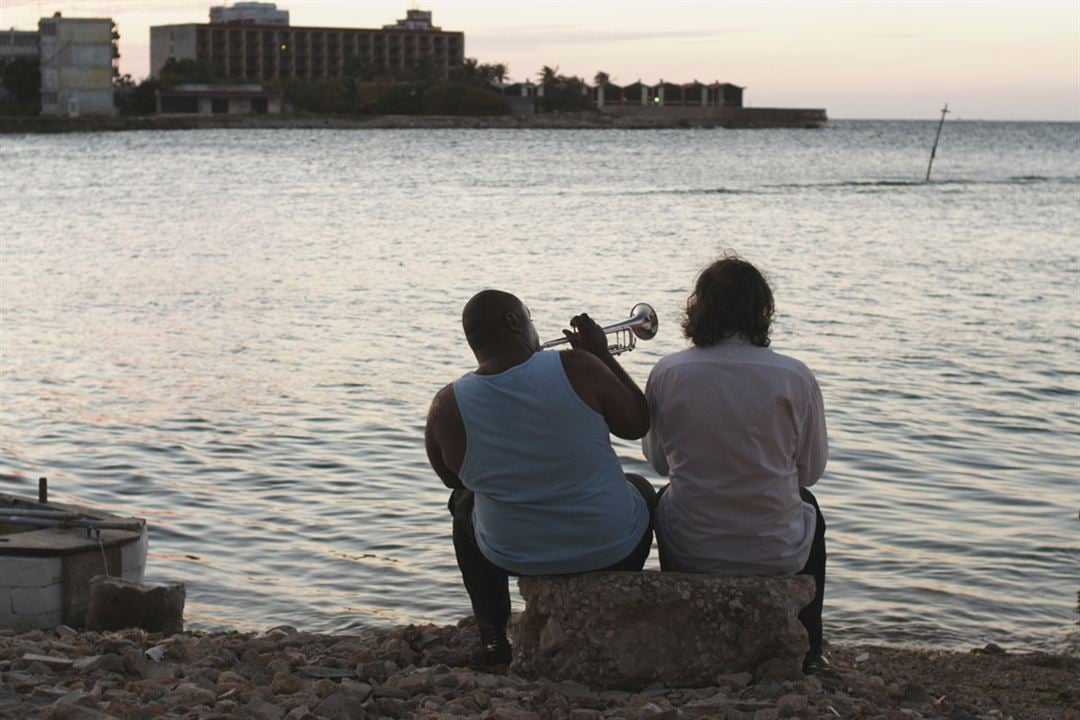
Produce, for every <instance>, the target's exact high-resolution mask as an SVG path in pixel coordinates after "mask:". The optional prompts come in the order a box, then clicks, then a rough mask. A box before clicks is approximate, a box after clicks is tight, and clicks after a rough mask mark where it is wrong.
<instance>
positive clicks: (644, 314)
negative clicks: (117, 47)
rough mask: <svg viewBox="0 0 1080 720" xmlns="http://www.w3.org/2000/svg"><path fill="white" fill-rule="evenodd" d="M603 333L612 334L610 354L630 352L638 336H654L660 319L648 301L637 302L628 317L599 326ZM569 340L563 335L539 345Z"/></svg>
mask: <svg viewBox="0 0 1080 720" xmlns="http://www.w3.org/2000/svg"><path fill="white" fill-rule="evenodd" d="M600 329H601V330H603V331H604V334H605V335H612V336H613V337H611V338H610V339H609V340H608V352H610V353H611V354H612V355H619V354H620V353H624V352H630V351H631V350H633V349H634V347H635V346H636V345H637V341H638V338H640V339H642V340H652V339H653V338H654V337H656V331H657V330H659V329H660V320H659V318H657V317H656V311H655V310H653V309H652V305H649V304H648V303H638V304H637V305H635V306H634V308H633V309H632V310H631V311H630V317H628V318H626V319H625V320H623V321H622V322H617V323H615V324H614V325H607V326H605V327H602V328H600ZM566 342H570V339H569V338H567V337H566V336H565V335H564V336H563V337H560V338H555V339H554V340H548V341H547V342H546V343H544V344H542V345H541V346H540V347H541V348H543V349H544V350H547V349H548V348H550V347H555V346H556V345H562V344H563V343H566Z"/></svg>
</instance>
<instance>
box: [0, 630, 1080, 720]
mask: <svg viewBox="0 0 1080 720" xmlns="http://www.w3.org/2000/svg"><path fill="white" fill-rule="evenodd" d="M643 650H646V651H647V649H643ZM829 655H830V658H831V661H832V665H831V667H829V668H828V669H826V670H824V671H822V672H820V673H819V674H817V675H813V676H805V677H803V678H801V679H798V680H788V681H778V680H771V679H770V678H768V677H760V678H754V677H752V676H750V675H749V674H746V673H744V674H738V675H722V676H718V677H716V678H715V681H714V683H713V684H712V685H710V686H709V687H701V688H671V687H664V686H660V685H654V686H650V687H646V688H643V689H641V690H640V691H637V692H631V691H613V690H599V689H596V688H590V687H588V686H587V685H583V684H579V683H575V682H569V681H564V682H554V681H551V680H547V679H543V678H540V679H527V678H523V677H519V676H517V675H516V674H514V673H513V672H512V671H510V670H508V669H507V668H505V667H496V668H482V667H481V666H480V664H479V658H480V646H479V641H478V637H477V632H476V627H475V626H474V625H471V624H469V623H468V621H462V622H461V623H459V626H456V627H455V626H435V625H419V626H413V625H410V626H408V627H399V628H393V629H387V630H368V631H363V632H361V633H359V634H357V635H317V634H311V633H306V632H298V631H297V630H295V629H293V628H290V627H278V628H273V629H271V630H268V631H266V632H264V633H258V634H241V633H215V634H207V633H197V632H196V633H192V632H189V633H184V634H179V635H173V636H164V635H159V634H147V633H145V632H143V631H141V630H127V631H122V632H107V633H94V632H77V631H75V630H72V629H70V628H67V627H63V626H61V627H59V628H57V629H55V630H50V631H34V632H28V633H23V634H18V635H17V634H14V633H12V632H11V631H0V717H4V718H20V719H23V720H35V719H37V718H41V719H43V720H99V719H105V718H127V719H132V720H150V719H157V718H186V719H189V720H209V719H210V718H251V719H253V720H318V719H320V718H326V719H327V720H372V719H375V718H413V717H416V718H431V719H432V720H434V719H436V718H462V717H481V718H491V719H492V720H529V719H532V718H537V719H539V718H561V719H566V720H591V719H594V718H595V719H599V718H611V719H614V718H625V719H626V720H637V719H638V718H653V719H656V720H663V719H675V718H688V719H689V718H724V719H727V720H734V719H739V720H773V719H774V718H867V719H869V718H884V719H889V720H892V719H896V720H910V719H912V718H935V719H936V718H948V719H950V720H976V719H977V720H991V719H993V720H1005V719H1007V718H1014V719H1015V720H1038V719H1040V718H1045V719H1046V720H1051V719H1053V720H1069V719H1073V720H1076V719H1080V709H1078V708H1080V681H1078V678H1080V658H1077V657H1072V656H1059V655H1045V654H1022V655H1021V654H1010V653H1005V652H1004V651H1002V650H1001V649H1000V648H997V647H996V646H988V647H987V648H983V649H979V650H977V651H973V652H972V653H955V652H940V651H927V650H906V649H897V648H882V647H870V646H854V645H850V646H849V645H834V646H833V647H832V648H831V649H830V652H829Z"/></svg>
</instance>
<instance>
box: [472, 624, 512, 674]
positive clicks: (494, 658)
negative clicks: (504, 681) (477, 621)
mask: <svg viewBox="0 0 1080 720" xmlns="http://www.w3.org/2000/svg"><path fill="white" fill-rule="evenodd" d="M480 645H481V646H482V647H483V649H484V664H485V665H509V664H510V661H511V660H513V659H514V649H513V648H512V647H511V646H510V639H509V638H507V637H506V633H505V632H500V631H498V630H496V629H495V628H493V627H488V626H486V625H481V626H480Z"/></svg>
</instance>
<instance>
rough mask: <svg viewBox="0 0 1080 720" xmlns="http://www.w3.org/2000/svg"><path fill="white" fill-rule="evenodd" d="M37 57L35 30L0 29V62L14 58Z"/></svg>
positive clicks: (36, 35) (36, 34)
mask: <svg viewBox="0 0 1080 720" xmlns="http://www.w3.org/2000/svg"><path fill="white" fill-rule="evenodd" d="M21 57H25V58H31V59H33V60H37V59H38V33H37V31H36V30H16V29H15V28H11V29H10V30H0V63H3V62H7V61H8V60H14V59H16V58H21Z"/></svg>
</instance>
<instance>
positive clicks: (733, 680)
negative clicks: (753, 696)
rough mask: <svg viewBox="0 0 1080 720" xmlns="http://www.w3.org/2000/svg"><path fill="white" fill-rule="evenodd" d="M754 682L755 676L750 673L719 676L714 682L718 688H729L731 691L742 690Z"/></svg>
mask: <svg viewBox="0 0 1080 720" xmlns="http://www.w3.org/2000/svg"><path fill="white" fill-rule="evenodd" d="M753 681H754V676H753V675H751V674H750V673H745V672H744V673H732V674H729V675H723V674H721V675H717V676H716V680H715V681H714V682H715V684H716V686H717V687H722V688H727V689H729V690H741V689H742V688H744V687H746V686H747V685H749V684H750V683H751V682H753Z"/></svg>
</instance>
